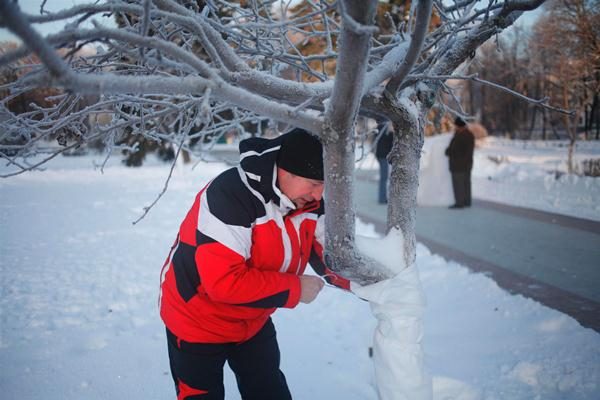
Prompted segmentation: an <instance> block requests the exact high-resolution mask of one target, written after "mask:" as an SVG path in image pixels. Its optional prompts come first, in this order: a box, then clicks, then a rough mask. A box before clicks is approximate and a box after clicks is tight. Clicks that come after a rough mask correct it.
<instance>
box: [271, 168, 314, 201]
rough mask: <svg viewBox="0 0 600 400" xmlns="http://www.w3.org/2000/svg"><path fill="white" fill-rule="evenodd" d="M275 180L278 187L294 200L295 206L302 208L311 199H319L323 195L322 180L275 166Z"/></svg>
mask: <svg viewBox="0 0 600 400" xmlns="http://www.w3.org/2000/svg"><path fill="white" fill-rule="evenodd" d="M277 182H278V184H279V189H281V191H282V192H283V194H285V195H286V196H287V197H288V198H289V199H290V200H292V201H293V202H294V204H295V205H296V207H297V208H302V207H304V206H305V205H307V204H308V203H311V202H313V201H320V200H321V198H322V197H323V189H324V184H323V181H318V180H315V179H308V178H303V177H301V176H298V175H294V174H292V173H291V172H288V171H286V170H284V169H282V168H277Z"/></svg>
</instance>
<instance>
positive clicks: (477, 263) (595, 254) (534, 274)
mask: <svg viewBox="0 0 600 400" xmlns="http://www.w3.org/2000/svg"><path fill="white" fill-rule="evenodd" d="M357 176H358V178H359V179H357V180H356V183H355V185H356V186H355V189H356V190H355V196H356V197H355V201H356V209H357V213H358V214H359V217H362V218H363V219H364V220H366V221H369V222H372V223H374V224H375V225H376V227H377V228H378V229H379V230H381V231H383V230H384V229H385V221H386V212H387V210H386V207H385V206H383V205H379V204H377V202H376V194H377V181H376V180H375V179H373V171H358V172H357ZM416 230H417V240H418V241H420V242H421V243H423V244H424V245H426V246H427V247H428V248H429V249H430V250H431V251H432V252H434V253H437V254H439V255H441V256H443V257H444V258H447V259H452V260H454V261H457V262H459V263H460V264H463V265H465V266H467V267H468V268H470V269H472V270H473V271H477V272H483V273H486V274H488V275H489V276H490V277H491V278H493V279H494V280H495V281H496V282H497V283H498V284H499V285H500V286H501V287H503V288H505V289H506V290H508V291H509V292H511V293H519V294H522V295H524V296H526V297H530V298H532V299H535V300H537V301H539V302H541V303H543V304H545V305H547V306H549V307H552V308H554V309H557V310H559V311H562V312H564V313H566V314H569V315H570V316H572V317H573V318H575V319H576V320H577V321H579V323H581V324H582V325H583V326H586V327H589V328H592V329H594V330H596V331H598V332H600V223H599V222H594V221H589V220H583V219H579V218H571V217H566V216H561V215H556V214H551V213H547V212H541V211H535V210H530V209H525V208H519V207H512V206H506V205H501V204H497V203H492V202H487V201H477V200H475V201H474V203H473V206H472V207H471V208H468V209H461V210H449V209H447V208H445V207H419V208H418V210H417V227H416Z"/></svg>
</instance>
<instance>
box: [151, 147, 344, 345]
mask: <svg viewBox="0 0 600 400" xmlns="http://www.w3.org/2000/svg"><path fill="white" fill-rule="evenodd" d="M280 144H281V143H280V141H279V140H277V139H275V140H267V139H261V138H252V139H247V140H244V141H242V142H241V143H240V165H239V166H238V167H237V168H232V169H229V170H227V171H225V172H223V173H222V174H220V175H219V176H217V177H216V178H215V179H214V180H213V181H212V182H210V183H209V184H208V185H207V186H206V187H205V188H204V189H202V190H201V191H200V193H198V195H197V196H196V199H195V200H194V204H193V205H192V207H191V209H190V210H189V211H188V213H187V216H186V217H185V219H184V220H183V222H182V224H181V227H180V229H179V235H178V236H177V240H176V242H175V244H174V246H173V248H172V249H171V252H170V254H169V257H168V259H167V261H166V262H165V266H164V267H163V271H162V273H161V298H160V315H161V318H162V320H163V321H164V323H165V325H166V326H167V328H168V329H169V330H170V331H171V332H173V333H174V334H175V335H176V336H177V337H179V338H180V339H182V340H185V341H187V342H200V343H229V342H243V341H245V340H248V339H250V338H251V337H253V336H254V335H255V334H256V333H257V332H258V331H259V330H260V328H262V326H263V325H264V324H265V322H266V321H267V319H268V318H269V316H270V315H271V314H272V313H273V312H274V311H275V309H276V308H278V307H286V308H293V307H295V306H296V305H297V304H298V302H299V299H300V280H299V278H298V276H299V275H302V274H303V273H304V270H305V268H306V265H307V263H308V262H310V264H311V266H312V267H313V269H314V270H315V271H316V272H317V273H318V274H319V275H326V277H325V278H326V279H327V280H328V281H329V282H330V283H332V284H335V285H337V286H339V287H342V288H344V289H348V288H349V282H348V281H347V280H346V279H344V278H342V277H340V276H337V275H335V274H334V273H333V272H332V271H330V270H329V269H328V268H326V267H325V265H324V264H323V261H322V259H323V247H322V243H323V233H324V231H323V225H324V223H323V222H324V221H323V218H324V215H323V213H324V208H323V201H321V202H319V203H313V204H309V205H307V206H305V207H304V208H303V209H299V210H297V209H295V206H294V204H293V203H292V202H291V201H290V200H289V199H288V198H287V197H286V196H285V195H284V194H283V193H281V192H280V190H279V188H278V187H277V185H276V178H277V165H276V159H277V152H278V150H279V148H280Z"/></svg>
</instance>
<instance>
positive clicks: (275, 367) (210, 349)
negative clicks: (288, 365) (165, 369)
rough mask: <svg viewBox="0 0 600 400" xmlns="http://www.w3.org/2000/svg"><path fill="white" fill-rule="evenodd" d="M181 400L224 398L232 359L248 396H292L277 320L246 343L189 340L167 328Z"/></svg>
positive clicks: (265, 399)
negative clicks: (283, 369) (225, 373)
mask: <svg viewBox="0 0 600 400" xmlns="http://www.w3.org/2000/svg"><path fill="white" fill-rule="evenodd" d="M167 342H168V348H169V361H170V364H171V375H172V376H173V381H174V382H175V389H176V391H177V400H223V399H224V398H225V388H224V386H223V366H224V365H225V361H227V362H228V363H229V366H230V367H231V370H232V371H233V372H234V373H235V377H236V379H237V384H238V389H239V391H240V393H241V395H242V399H244V400H259V399H260V400H290V399H291V398H292V396H291V394H290V391H289V389H288V386H287V382H286V381H285V376H284V375H283V372H281V371H280V370H279V360H280V355H279V346H278V344H277V337H276V334H275V327H274V326H273V322H272V321H271V320H270V319H269V320H268V321H267V323H266V324H265V326H264V327H263V328H262V329H261V330H260V331H259V332H258V333H257V334H256V335H255V336H254V337H253V338H252V339H250V340H248V341H247V342H243V343H223V344H220V343H219V344H213V343H188V342H184V341H182V340H179V339H178V338H177V337H176V336H175V335H174V334H173V333H171V332H170V331H169V330H168V329H167Z"/></svg>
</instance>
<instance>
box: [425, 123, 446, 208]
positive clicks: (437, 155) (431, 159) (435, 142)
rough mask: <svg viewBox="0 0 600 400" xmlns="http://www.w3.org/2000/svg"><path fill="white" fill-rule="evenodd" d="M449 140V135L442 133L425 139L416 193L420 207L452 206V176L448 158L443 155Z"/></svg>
mask: <svg viewBox="0 0 600 400" xmlns="http://www.w3.org/2000/svg"><path fill="white" fill-rule="evenodd" d="M451 139H452V134H451V133H444V134H441V135H436V136H432V137H429V138H427V140H426V141H425V144H424V145H423V149H422V152H421V163H420V164H419V190H418V192H417V204H419V205H420V206H449V205H450V204H454V192H452V175H450V170H449V169H448V157H446V155H445V154H444V152H445V151H446V148H447V147H448V145H449V144H450V140H451Z"/></svg>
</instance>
